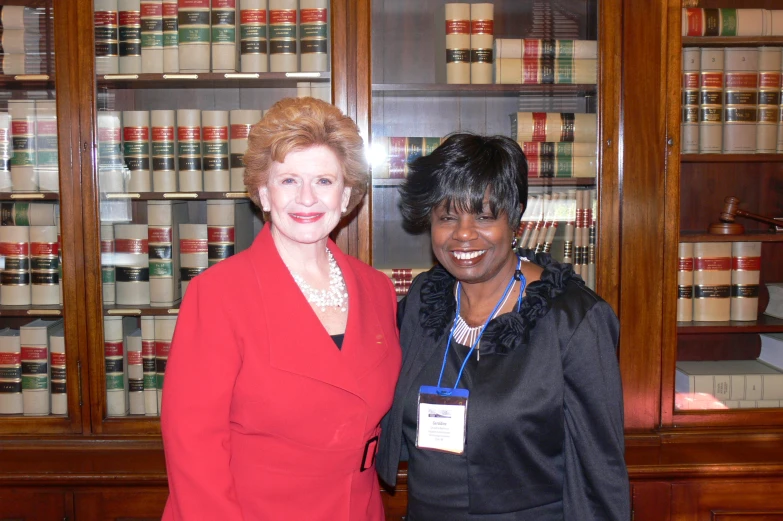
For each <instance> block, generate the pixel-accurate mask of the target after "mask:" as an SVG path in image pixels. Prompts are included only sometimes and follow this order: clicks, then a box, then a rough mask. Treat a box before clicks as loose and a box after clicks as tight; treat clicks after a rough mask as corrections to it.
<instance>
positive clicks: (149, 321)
mask: <svg viewBox="0 0 783 521" xmlns="http://www.w3.org/2000/svg"><path fill="white" fill-rule="evenodd" d="M141 358H142V361H141V363H142V372H143V378H144V380H143V386H144V414H145V415H147V416H157V415H158V390H157V387H156V384H155V376H156V374H157V372H156V371H155V317H151V316H143V317H141Z"/></svg>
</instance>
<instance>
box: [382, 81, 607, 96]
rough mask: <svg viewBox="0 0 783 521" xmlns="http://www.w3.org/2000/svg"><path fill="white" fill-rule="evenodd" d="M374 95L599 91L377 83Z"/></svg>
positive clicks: (588, 88) (588, 89)
mask: <svg viewBox="0 0 783 521" xmlns="http://www.w3.org/2000/svg"><path fill="white" fill-rule="evenodd" d="M372 91H373V93H377V94H385V95H392V96H418V95H422V94H426V95H428V96H430V95H432V96H524V95H547V96H588V95H594V94H596V92H597V86H596V85H592V84H577V85H506V84H503V85H495V84H490V85H461V84H453V83H373V85H372Z"/></svg>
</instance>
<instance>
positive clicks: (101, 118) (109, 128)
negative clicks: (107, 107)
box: [98, 111, 126, 193]
mask: <svg viewBox="0 0 783 521" xmlns="http://www.w3.org/2000/svg"><path fill="white" fill-rule="evenodd" d="M124 166H125V163H124V159H123V153H122V113H121V112H119V111H105V112H103V111H102V112H98V187H99V189H100V191H101V192H102V193H122V192H125V191H126V190H125V172H124V170H123V169H124Z"/></svg>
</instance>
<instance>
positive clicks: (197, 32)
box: [177, 0, 211, 72]
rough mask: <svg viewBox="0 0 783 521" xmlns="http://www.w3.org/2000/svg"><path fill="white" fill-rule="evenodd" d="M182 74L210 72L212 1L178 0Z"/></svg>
mask: <svg viewBox="0 0 783 521" xmlns="http://www.w3.org/2000/svg"><path fill="white" fill-rule="evenodd" d="M177 6H178V17H177V20H178V24H177V31H178V48H179V70H180V72H209V67H210V41H211V33H210V9H209V6H210V0H178V3H177Z"/></svg>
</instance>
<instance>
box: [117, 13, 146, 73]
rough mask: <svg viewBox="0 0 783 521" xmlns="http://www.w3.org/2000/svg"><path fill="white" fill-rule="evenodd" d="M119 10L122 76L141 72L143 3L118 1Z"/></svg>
mask: <svg viewBox="0 0 783 521" xmlns="http://www.w3.org/2000/svg"><path fill="white" fill-rule="evenodd" d="M117 9H118V10H119V29H120V30H119V43H120V74H139V73H140V72H141V2H140V0H117Z"/></svg>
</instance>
